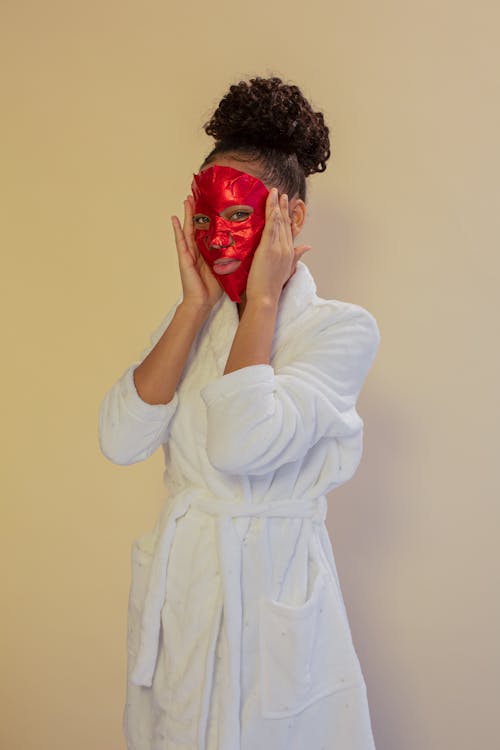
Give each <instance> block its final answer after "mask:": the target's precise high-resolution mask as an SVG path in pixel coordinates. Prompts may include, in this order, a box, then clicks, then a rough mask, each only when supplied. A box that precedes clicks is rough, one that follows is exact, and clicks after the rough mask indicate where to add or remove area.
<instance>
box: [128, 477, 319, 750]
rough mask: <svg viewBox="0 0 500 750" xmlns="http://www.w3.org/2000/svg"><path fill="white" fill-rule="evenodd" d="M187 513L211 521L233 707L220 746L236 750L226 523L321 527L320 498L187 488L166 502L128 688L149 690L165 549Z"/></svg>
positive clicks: (236, 651) (233, 537)
mask: <svg viewBox="0 0 500 750" xmlns="http://www.w3.org/2000/svg"><path fill="white" fill-rule="evenodd" d="M191 507H193V508H196V509H198V510H200V511H203V512H205V513H207V514H209V515H211V516H214V517H215V518H216V519H217V529H218V554H219V561H220V566H221V573H222V585H223V607H224V617H225V619H226V622H227V633H228V646H229V649H228V652H229V674H230V679H229V682H228V684H229V686H230V692H228V695H227V703H226V707H228V704H234V709H235V710H233V711H231V712H228V715H231V716H232V717H233V721H234V724H233V726H232V727H228V728H227V729H228V737H229V736H230V737H231V739H229V738H228V741H227V743H226V742H223V745H226V744H227V746H228V747H231V745H230V742H233V743H234V744H233V745H232V748H233V749H234V750H236V748H237V747H239V705H240V685H241V681H240V677H241V675H240V671H241V627H242V626H241V621H242V602H241V596H242V592H241V538H240V537H239V535H238V533H237V531H236V529H235V528H234V524H233V523H232V519H234V518H242V517H254V518H257V517H260V518H273V517H274V518H309V519H311V520H312V521H316V522H324V521H325V518H326V510H327V503H326V497H325V496H324V495H321V496H320V497H318V498H316V499H312V500H307V501H303V500H297V499H295V500H272V501H268V502H263V503H260V502H259V503H249V502H240V501H237V500H235V501H227V500H221V499H219V498H217V497H215V496H214V495H212V494H210V493H208V492H207V491H206V490H203V489H200V488H196V487H190V488H187V489H185V490H182V491H181V492H180V493H179V494H177V495H174V496H173V497H172V498H170V499H169V500H167V502H166V504H165V508H164V511H163V513H162V515H161V517H160V519H159V521H158V536H157V540H156V545H155V551H154V554H153V560H152V564H151V572H150V576H149V581H148V588H147V592H146V598H145V602H144V608H143V612H142V619H141V625H140V636H139V649H138V653H137V659H136V662H135V666H134V669H133V671H132V673H131V681H132V683H133V684H134V685H144V686H146V687H149V686H151V685H152V682H153V676H154V671H155V666H156V659H157V654H158V647H159V639H160V627H161V612H162V608H163V605H164V602H165V596H166V593H167V592H166V582H167V567H168V558H169V554H170V548H171V546H172V542H173V539H174V536H175V531H176V524H177V521H178V519H179V518H181V517H182V516H184V515H185V514H186V513H187V512H188V510H189V509H190V508H191Z"/></svg>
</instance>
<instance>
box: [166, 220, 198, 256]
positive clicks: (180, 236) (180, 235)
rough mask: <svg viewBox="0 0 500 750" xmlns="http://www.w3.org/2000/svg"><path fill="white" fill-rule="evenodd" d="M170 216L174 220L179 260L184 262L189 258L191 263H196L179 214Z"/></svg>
mask: <svg viewBox="0 0 500 750" xmlns="http://www.w3.org/2000/svg"><path fill="white" fill-rule="evenodd" d="M170 218H171V221H172V226H173V228H174V236H175V245H176V248H177V255H178V257H179V262H180V263H182V262H185V261H186V260H189V261H190V263H191V264H192V263H194V258H193V256H192V254H191V252H190V250H189V248H188V245H187V242H186V238H185V236H184V232H183V230H182V227H181V222H180V220H179V219H178V218H177V216H171V217H170Z"/></svg>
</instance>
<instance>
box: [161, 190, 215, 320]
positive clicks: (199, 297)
mask: <svg viewBox="0 0 500 750" xmlns="http://www.w3.org/2000/svg"><path fill="white" fill-rule="evenodd" d="M193 213H194V198H193V196H192V195H188V197H187V198H186V200H185V201H184V227H183V228H181V223H180V221H179V219H178V218H177V216H172V217H171V219H172V225H173V227H174V234H175V244H176V247H177V257H178V260H179V271H180V275H181V282H182V292H183V304H186V305H192V306H193V307H195V308H197V309H211V308H212V307H213V305H215V303H216V302H217V300H218V299H219V298H220V296H221V295H222V288H221V286H220V284H219V282H218V281H217V279H216V278H215V277H214V275H213V274H212V272H211V270H210V268H209V267H208V266H207V264H206V263H205V261H204V259H203V256H202V255H201V254H200V251H199V250H198V248H197V246H196V242H195V240H194V227H193Z"/></svg>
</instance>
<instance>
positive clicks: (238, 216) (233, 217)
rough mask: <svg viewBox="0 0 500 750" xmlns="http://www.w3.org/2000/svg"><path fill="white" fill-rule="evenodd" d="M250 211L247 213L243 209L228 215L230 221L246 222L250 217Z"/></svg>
mask: <svg viewBox="0 0 500 750" xmlns="http://www.w3.org/2000/svg"><path fill="white" fill-rule="evenodd" d="M252 213H253V212H252V211H247V210H243V209H241V208H240V209H238V210H237V211H233V213H232V214H230V215H229V220H230V221H246V219H248V217H249V216H251V215H252Z"/></svg>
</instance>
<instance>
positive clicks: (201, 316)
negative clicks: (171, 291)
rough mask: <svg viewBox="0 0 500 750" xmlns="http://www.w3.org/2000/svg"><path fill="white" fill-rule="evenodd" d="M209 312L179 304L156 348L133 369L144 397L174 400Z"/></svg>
mask: <svg viewBox="0 0 500 750" xmlns="http://www.w3.org/2000/svg"><path fill="white" fill-rule="evenodd" d="M209 312H210V310H209V309H206V308H203V309H197V308H192V307H186V306H184V305H183V304H182V303H181V304H180V305H179V307H178V308H177V310H176V312H175V315H174V317H173V319H172V322H171V323H170V325H169V326H168V328H167V329H166V330H165V331H164V333H163V335H162V337H161V338H160V339H159V341H158V343H157V344H156V346H155V347H154V349H152V350H151V351H150V353H149V354H148V356H147V357H146V358H145V359H144V361H143V362H142V363H141V364H140V365H139V366H138V367H136V369H135V370H134V383H135V387H136V389H137V393H138V394H139V396H140V397H141V399H142V400H143V401H145V402H146V403H148V404H168V403H169V402H170V401H171V400H172V398H173V397H174V394H175V391H176V389H177V385H178V383H179V380H180V378H181V375H182V371H183V369H184V366H185V364H186V360H187V358H188V355H189V352H190V350H191V346H192V345H193V341H194V339H195V337H196V334H197V333H198V331H199V329H200V328H201V326H202V325H203V323H204V322H205V320H206V319H207V317H208V314H209Z"/></svg>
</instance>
